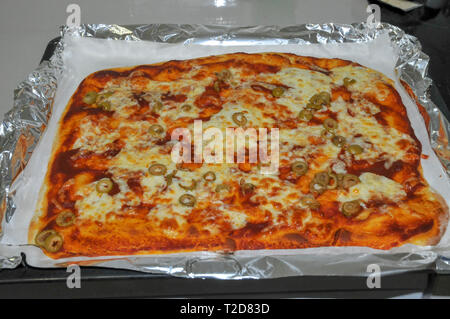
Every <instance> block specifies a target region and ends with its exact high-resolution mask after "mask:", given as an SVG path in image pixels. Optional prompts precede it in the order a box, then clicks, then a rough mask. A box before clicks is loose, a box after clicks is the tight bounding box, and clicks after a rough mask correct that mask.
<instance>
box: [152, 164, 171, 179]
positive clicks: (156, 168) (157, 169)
mask: <svg viewBox="0 0 450 319" xmlns="http://www.w3.org/2000/svg"><path fill="white" fill-rule="evenodd" d="M148 172H149V173H150V174H152V175H154V176H161V175H164V174H166V172H167V167H166V166H165V165H163V164H158V163H156V164H152V165H151V166H150V167H149V168H148Z"/></svg>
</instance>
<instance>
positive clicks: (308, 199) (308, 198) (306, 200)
mask: <svg viewBox="0 0 450 319" xmlns="http://www.w3.org/2000/svg"><path fill="white" fill-rule="evenodd" d="M300 203H301V204H302V205H303V206H306V207H309V208H312V209H317V208H319V207H320V204H319V202H318V201H317V200H316V199H315V198H314V196H312V195H305V196H303V197H302V198H301V199H300Z"/></svg>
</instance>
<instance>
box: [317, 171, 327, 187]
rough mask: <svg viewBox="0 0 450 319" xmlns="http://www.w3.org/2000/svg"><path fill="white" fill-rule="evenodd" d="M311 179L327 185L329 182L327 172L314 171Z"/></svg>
mask: <svg viewBox="0 0 450 319" xmlns="http://www.w3.org/2000/svg"><path fill="white" fill-rule="evenodd" d="M313 181H314V182H316V183H317V184H320V185H323V186H327V185H328V183H329V182H330V175H328V173H327V172H319V173H316V175H314V179H313Z"/></svg>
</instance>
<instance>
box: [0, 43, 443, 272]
mask: <svg viewBox="0 0 450 319" xmlns="http://www.w3.org/2000/svg"><path fill="white" fill-rule="evenodd" d="M63 43H64V50H63V55H62V62H63V70H62V74H61V76H60V78H59V79H58V88H57V91H56V96H55V99H54V105H53V112H52V116H51V119H50V121H49V124H48V127H47V130H46V131H45V133H44V135H43V136H42V138H41V140H40V141H39V143H38V145H37V147H36V148H35V150H34V152H33V155H32V156H31V159H30V161H29V162H28V165H27V166H26V168H25V169H24V170H23V171H22V173H21V176H20V177H19V178H17V179H16V182H15V183H14V184H13V186H12V190H13V191H16V193H15V205H16V212H15V214H14V215H13V217H12V219H11V220H10V221H9V223H6V224H5V225H4V235H3V237H2V239H1V244H2V245H3V246H0V254H1V255H4V254H3V253H2V249H6V247H7V249H8V250H9V253H11V249H12V250H15V251H17V253H19V252H24V253H25V254H26V256H27V262H28V263H29V264H30V265H32V266H36V267H55V266H64V265H65V264H66V263H70V262H74V261H76V262H81V264H97V265H99V266H107V267H115V268H127V269H136V270H141V271H149V272H157V273H158V272H159V273H169V274H172V275H178V276H187V277H196V276H200V277H208V276H212V277H215V278H274V277H281V276H290V275H300V274H308V275H329V274H342V275H348V274H350V275H352V274H353V275H358V274H364V273H365V271H366V267H367V265H368V264H370V263H378V264H380V265H382V267H383V271H385V272H389V271H404V270H407V269H422V268H426V267H427V266H429V265H430V264H431V263H433V262H434V260H435V259H436V257H437V253H438V252H439V251H444V250H447V249H449V247H450V234H449V229H447V231H446V233H445V234H444V236H443V237H442V239H441V242H440V243H439V245H438V246H436V247H419V246H414V245H410V244H408V245H404V246H402V247H398V248H395V249H392V250H390V251H382V250H375V249H371V248H365V247H323V248H310V249H293V250H270V251H269V250H262V251H238V252H235V253H234V254H232V255H220V254H217V253H211V252H204V253H202V252H200V253H195V252H194V253H181V254H170V255H150V256H136V255H134V256H120V257H111V256H108V257H97V258H85V257H78V258H69V259H61V260H52V259H50V258H48V257H47V256H46V255H45V254H43V253H42V251H41V249H40V248H37V247H34V246H32V245H27V236H28V225H29V222H30V220H31V217H32V216H33V213H34V210H35V207H36V203H37V200H38V195H39V191H40V188H41V185H42V182H43V179H44V176H45V173H46V169H47V165H48V160H49V157H50V153H51V149H52V146H53V139H54V137H55V134H56V130H57V127H58V120H59V118H60V116H61V114H62V112H63V111H64V109H65V107H66V105H67V103H68V101H69V99H70V97H71V95H72V94H73V93H74V92H75V90H76V89H77V87H78V85H79V84H80V82H81V81H82V80H83V79H84V78H85V77H86V76H87V75H89V74H90V73H92V72H95V71H98V70H101V69H105V68H114V67H125V66H133V65H139V64H152V63H156V62H163V61H167V60H173V59H179V60H184V59H191V58H197V57H203V56H208V55H217V54H225V53H233V52H247V53H256V52H287V53H294V54H297V55H304V56H314V57H324V58H340V59H347V60H352V61H354V62H357V63H360V64H361V65H364V66H367V67H370V68H373V69H375V70H377V71H379V72H382V73H383V74H385V75H386V76H388V77H389V78H391V79H395V81H396V86H395V87H396V89H397V91H398V92H399V93H400V95H401V97H402V100H403V103H404V104H405V106H406V109H407V113H408V117H409V119H410V121H411V123H412V127H413V129H414V132H415V134H416V136H417V138H418V139H419V141H420V142H421V143H422V152H423V154H426V155H428V156H429V157H428V158H427V159H422V160H421V162H422V167H423V172H424V176H425V178H426V180H427V181H428V182H429V184H430V185H431V186H432V187H433V188H434V189H435V190H437V192H438V193H439V194H440V195H441V196H442V197H443V198H444V199H445V200H446V202H447V205H449V206H450V181H449V178H448V176H447V174H446V172H445V170H444V169H443V167H442V165H441V163H440V162H439V159H438V158H437V157H436V155H435V153H434V151H433V150H432V149H431V146H430V142H429V137H428V133H427V130H426V127H425V123H424V121H423V118H422V116H421V115H420V113H419V111H418V109H417V106H416V104H415V103H414V102H413V101H412V100H411V99H410V98H409V96H408V95H407V93H406V92H405V90H404V89H403V87H402V86H401V85H400V83H399V81H398V79H397V75H396V74H395V71H394V70H395V66H396V62H397V59H398V52H396V50H395V49H394V48H393V46H392V45H391V40H390V38H389V37H388V35H387V34H382V35H380V36H378V37H377V38H376V39H375V40H373V41H369V42H364V43H334V44H326V45H324V44H304V45H299V44H287V43H280V44H279V45H264V44H263V43H261V44H257V45H256V44H255V42H254V41H250V42H249V43H248V45H246V44H245V42H242V41H236V42H233V41H226V42H222V41H220V40H211V41H206V42H204V43H203V44H202V45H199V44H183V43H178V44H169V43H158V42H150V41H125V40H110V39H97V38H85V37H73V36H70V35H68V34H66V35H65V37H64V39H63ZM5 245H7V246H5ZM299 256H301V266H300V265H299V266H296V265H297V264H298V261H299ZM402 261H404V262H402Z"/></svg>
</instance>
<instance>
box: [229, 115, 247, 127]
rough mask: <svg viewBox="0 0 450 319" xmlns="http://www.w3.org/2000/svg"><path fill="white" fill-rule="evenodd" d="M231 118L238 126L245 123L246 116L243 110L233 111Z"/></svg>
mask: <svg viewBox="0 0 450 319" xmlns="http://www.w3.org/2000/svg"><path fill="white" fill-rule="evenodd" d="M231 118H232V119H233V122H234V123H236V124H237V125H239V126H244V125H245V124H247V118H246V117H245V115H244V113H243V112H237V113H233V115H232V116H231Z"/></svg>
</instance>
